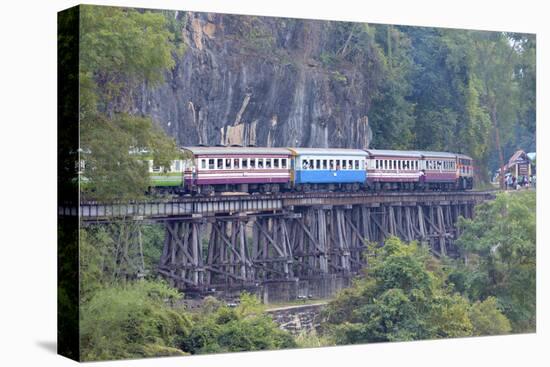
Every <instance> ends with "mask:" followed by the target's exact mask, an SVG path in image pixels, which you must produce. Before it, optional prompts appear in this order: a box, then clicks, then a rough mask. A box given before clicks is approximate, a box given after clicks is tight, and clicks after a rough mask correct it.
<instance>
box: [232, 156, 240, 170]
mask: <svg viewBox="0 0 550 367" xmlns="http://www.w3.org/2000/svg"><path fill="white" fill-rule="evenodd" d="M240 163H241V162H240V159H239V158H233V168H236V169H239V168H241V167H240V166H241V164H240Z"/></svg>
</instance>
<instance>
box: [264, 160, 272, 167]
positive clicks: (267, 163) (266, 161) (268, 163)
mask: <svg viewBox="0 0 550 367" xmlns="http://www.w3.org/2000/svg"><path fill="white" fill-rule="evenodd" d="M265 168H271V158H266V159H265Z"/></svg>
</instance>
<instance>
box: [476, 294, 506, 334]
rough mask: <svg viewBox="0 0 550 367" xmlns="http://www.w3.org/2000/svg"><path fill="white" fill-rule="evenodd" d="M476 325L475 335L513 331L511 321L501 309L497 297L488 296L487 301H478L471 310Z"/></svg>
mask: <svg viewBox="0 0 550 367" xmlns="http://www.w3.org/2000/svg"><path fill="white" fill-rule="evenodd" d="M469 316H470V320H471V321H472V325H473V327H474V335H476V336H483V335H501V334H508V333H510V331H512V326H511V325H510V321H509V320H508V319H507V318H506V316H504V315H503V314H502V312H501V311H500V309H499V306H498V301H497V299H496V298H495V297H488V298H487V299H486V300H485V301H483V302H480V301H477V302H476V303H474V304H473V305H472V307H471V308H470V312H469Z"/></svg>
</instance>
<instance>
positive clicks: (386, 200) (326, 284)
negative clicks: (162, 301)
mask: <svg viewBox="0 0 550 367" xmlns="http://www.w3.org/2000/svg"><path fill="white" fill-rule="evenodd" d="M493 197H494V194H492V193H490V192H430V193H426V192H421V193H383V194H372V193H314V192H312V193H302V194H294V193H292V194H289V193H285V194H276V195H231V196H211V197H200V198H196V197H189V198H182V199H179V200H177V201H169V202H156V203H130V204H98V203H83V204H81V205H80V207H79V209H76V208H60V209H59V210H60V213H59V214H60V215H79V216H80V220H81V222H82V224H83V225H87V226H89V225H95V224H101V223H106V222H111V221H114V220H118V221H125V222H129V223H144V222H160V223H164V227H165V239H164V248H163V251H162V255H161V258H160V262H159V265H158V272H159V273H160V274H161V275H162V276H164V277H165V278H166V279H168V280H169V281H170V282H171V283H172V284H173V285H174V286H176V287H178V288H180V289H182V290H184V291H186V292H208V291H213V290H217V291H221V290H223V291H227V292H229V291H230V290H242V289H254V288H257V289H259V288H262V292H263V295H264V297H269V299H270V300H273V299H291V298H296V297H297V296H300V295H301V296H313V297H324V296H327V295H329V294H330V293H334V291H335V290H337V289H339V288H341V287H343V286H346V285H347V284H349V280H350V279H351V277H352V276H353V275H355V274H357V273H358V272H359V271H360V269H361V268H362V267H363V266H364V265H365V262H364V261H365V260H364V257H363V256H362V254H363V251H364V250H365V248H366V243H367V242H378V243H382V242H383V241H384V239H385V238H387V237H388V236H392V235H393V236H397V237H400V238H401V239H403V240H405V241H413V240H418V241H420V242H422V243H424V244H425V245H426V246H429V248H430V249H431V251H432V252H433V253H435V254H436V255H437V256H446V255H452V254H453V252H454V251H455V248H454V244H453V241H454V239H456V237H457V235H458V234H459V233H458V230H457V228H456V226H455V223H456V222H457V220H458V217H459V216H462V217H465V218H471V217H472V216H473V215H474V210H473V209H474V206H475V205H476V204H478V203H481V202H483V201H485V200H490V199H492V198H493ZM135 227H137V228H138V230H139V225H138V226H135ZM134 237H135V238H137V239H140V238H141V236H140V235H138V236H134ZM138 242H139V241H138ZM139 246H141V243H139ZM137 263H138V264H139V263H140V262H139V261H138V262H137ZM141 264H142V262H141ZM138 267H139V265H138ZM268 293H269V295H268Z"/></svg>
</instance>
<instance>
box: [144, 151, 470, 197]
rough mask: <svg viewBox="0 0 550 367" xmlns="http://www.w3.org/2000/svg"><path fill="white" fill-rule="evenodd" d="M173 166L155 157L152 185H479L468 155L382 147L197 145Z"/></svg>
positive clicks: (204, 188) (192, 190)
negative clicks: (160, 164) (157, 163)
mask: <svg viewBox="0 0 550 367" xmlns="http://www.w3.org/2000/svg"><path fill="white" fill-rule="evenodd" d="M181 149H182V151H183V153H184V156H185V157H188V158H187V159H181V160H175V161H173V162H172V164H171V166H170V167H168V168H166V169H165V168H163V167H155V166H154V165H153V162H152V161H149V173H150V175H151V182H152V184H151V185H152V187H151V188H152V189H164V190H169V191H171V192H177V193H179V194H189V195H211V194H216V193H229V192H239V193H249V194H254V193H278V192H313V191H344V192H354V191H455V190H461V191H463V190H471V189H472V188H473V176H474V165H473V160H472V158H471V157H469V156H467V155H465V154H457V153H448V152H432V151H412V150H408V151H405V150H380V149H344V148H294V147H289V148H262V147H240V146H230V147H226V146H215V147H207V146H193V147H182V148H181Z"/></svg>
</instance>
